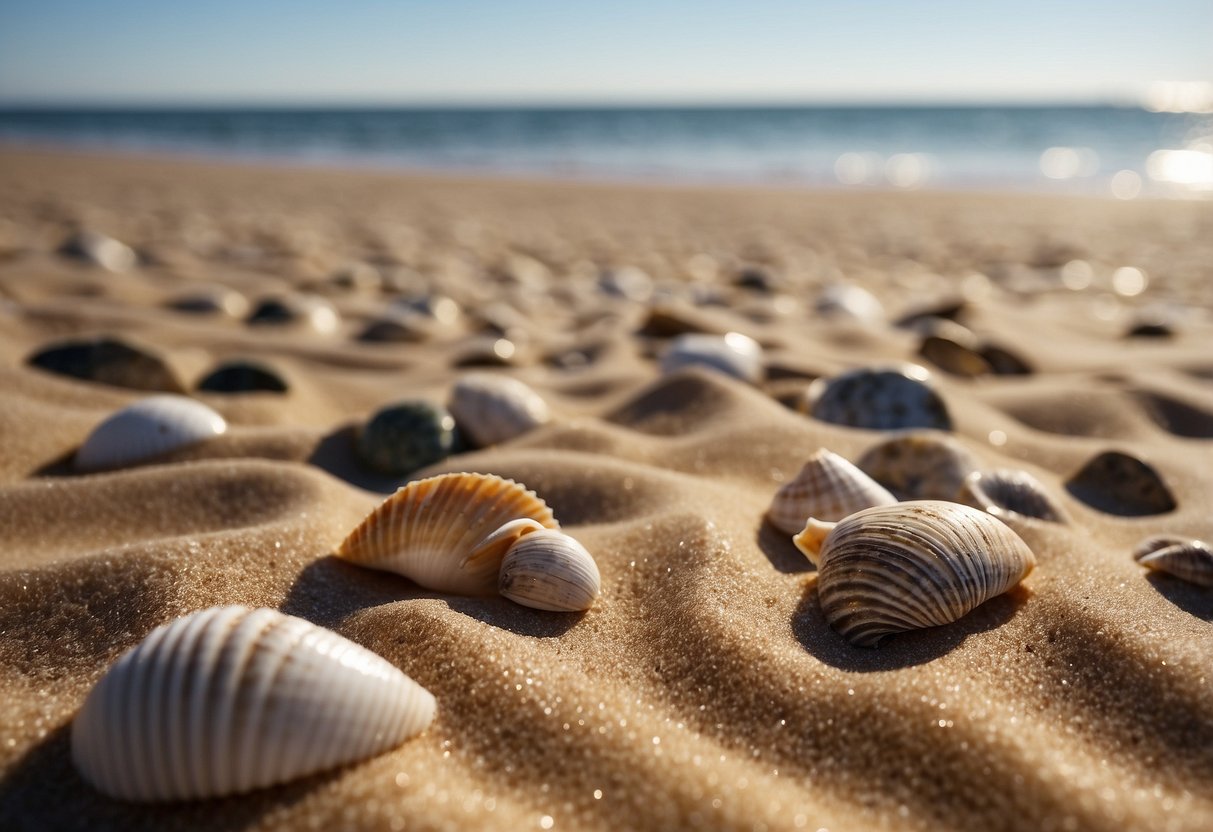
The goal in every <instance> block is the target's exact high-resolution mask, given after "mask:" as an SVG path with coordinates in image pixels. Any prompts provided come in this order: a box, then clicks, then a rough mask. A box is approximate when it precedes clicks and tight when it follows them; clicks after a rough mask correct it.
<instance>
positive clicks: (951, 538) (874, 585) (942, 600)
mask: <svg viewBox="0 0 1213 832" xmlns="http://www.w3.org/2000/svg"><path fill="white" fill-rule="evenodd" d="M828 526H829V524H821V523H818V524H816V526H815V525H814V521H810V522H809V527H808V528H806V530H805V532H803V533H802V534H801V535H798V536H797V538H796V539H795V540H796V545H797V546H800V547H802V549H803V550H805V552H806V554H809V555H810V558H811V559H813V560H814V561H815V562H816V563H817V573H818V577H817V590H818V596H819V598H820V600H821V609H822V612H823V613H824V614H825V618H826V621H827V622H829V624H830V626H831V627H833V628H834V629H835V630H836V631H838V633H839V634H841V635H842V637H843V638H845V639H846V640H847V641H849V642H850V643H852V644H855V645H858V646H860V647H875V646H877V645H878V644H879V643H880V642H881V640H883V639H884V638H885V637H886V636H888V635H891V634H893V633H899V632H903V631H905V630H914V629H919V628H923V627H935V626H938V625H941V624H948V623H950V622H952V621H956V620H957V619H959V618H960V617H961V616H963V615H965V614H966V613H968V612H969V611H970V610H972V609H973V608H974V607H976V606H977V605H978V604H981V603H982V602H984V601H987V600H989V599H990V598H993V597H994V596H996V595H1001V594H1002V593H1004V592H1006V591H1007V590H1008V589H1010V588H1011V587H1013V586H1015V585H1016V584H1018V583H1019V582H1020V581H1021V580H1023V578H1024V577H1025V576H1027V574H1028V573H1029V572H1031V571H1032V569H1033V567H1034V566H1035V565H1036V558H1035V557H1034V556H1033V554H1032V551H1031V550H1030V549H1029V548H1028V546H1027V544H1026V543H1024V542H1023V541H1022V540H1021V539H1020V538H1019V536H1018V535H1016V534H1015V532H1013V531H1011V529H1010V528H1008V527H1007V526H1006V525H1005V524H1004V523H1003V522H1002V521H1001V520H998V519H997V518H996V517H994V516H992V515H990V514H986V513H985V512H984V511H978V510H977V509H975V508H971V507H969V506H962V505H960V504H959V503H947V502H943V501H933V500H923V501H918V502H909V503H898V504H897V505H893V506H876V507H875V508H869V509H864V510H863V511H860V512H858V513H856V514H852V515H851V516H850V517H847V518H846V519H844V520H842V521H841V522H839V523H837V524H835V525H834V526H833V528H832V529H830V530H829V532H828V534H826V535H825V537H824V540H823V539H822V538H821V531H822V530H823V527H828ZM817 546H819V549H817V551H816V552H814V551H813V550H814V548H815V547H817Z"/></svg>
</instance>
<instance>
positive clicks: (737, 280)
mask: <svg viewBox="0 0 1213 832" xmlns="http://www.w3.org/2000/svg"><path fill="white" fill-rule="evenodd" d="M733 285H734V286H738V287H740V288H742V289H750V290H751V291H755V292H764V293H770V292H774V291H775V290H776V289H777V288H779V281H778V280H777V279H776V278H775V277H774V275H772V274H771V273H770V272H768V271H766V270H764V269H760V268H758V267H757V266H749V267H747V268H744V269H741V270H739V271H738V272H737V274H736V276H735V277H734V278H733Z"/></svg>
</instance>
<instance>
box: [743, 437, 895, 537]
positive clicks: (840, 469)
mask: <svg viewBox="0 0 1213 832" xmlns="http://www.w3.org/2000/svg"><path fill="white" fill-rule="evenodd" d="M895 502H897V498H896V497H894V496H893V495H892V494H890V493H889V492H888V490H887V489H886V488H885V487H884V486H882V485H881V484H880V483H878V482H876V481H875V480H873V479H872V478H871V477H869V476H868V475H867V474H865V473H864V472H863V471H860V470H859V469H858V468H856V467H855V466H854V465H852V464H851V463H850V462H848V461H847V460H845V459H843V458H842V457H841V456H839V455H838V454H836V453H834V452H833V451H829V450H826V449H825V448H822V449H821V450H819V451H817V453H815V454H813V455H812V456H811V457H809V461H808V462H806V463H805V464H804V467H803V468H801V469H800V473H799V474H797V475H796V478H795V479H793V480H792V481H791V482H788V483H785V484H784V485H783V487H782V488H780V489H779V490H778V491H777V492H775V498H774V499H773V500H771V507H770V508H769V509H767V518H768V519H769V520H770V521H771V525H773V526H774V527H775V528H777V529H779V530H780V531H782V532H786V533H788V534H796V533H797V532H799V531H800V530H801V529H802V528H804V524H805V522H806V521H807V520H808V519H809V518H810V517H816V518H818V519H819V520H841V519H842V518H844V517H846V516H847V515H848V514H854V513H855V512H857V511H859V510H860V509H865V508H871V507H872V506H887V505H892V504H893V503H895Z"/></svg>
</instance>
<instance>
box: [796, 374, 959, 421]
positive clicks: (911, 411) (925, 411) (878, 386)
mask: <svg viewBox="0 0 1213 832" xmlns="http://www.w3.org/2000/svg"><path fill="white" fill-rule="evenodd" d="M929 379H930V373H928V372H927V371H926V370H925V369H923V368H922V367H919V366H917V365H913V364H907V365H905V366H902V367H890V368H866V367H865V368H861V369H858V370H852V371H850V372H847V373H843V374H841V375H838V376H834V377H832V378H819V379H817V380H816V381H814V382H813V383H812V384H811V385H809V388H808V390H806V391H805V407H806V409H807V411H808V413H809V415H810V416H812V417H814V418H815V419H820V420H821V421H823V422H830V423H832V424H835V425H847V426H849V427H854V428H868V429H870V430H897V429H899V428H937V429H939V430H950V429H951V428H952V419H951V417H950V416H949V415H948V408H947V406H946V405H945V404H944V402H943V399H941V398H940V397H939V394H938V393H936V392H935V390H934V389H933V388H932V387H931V385H930V383H929Z"/></svg>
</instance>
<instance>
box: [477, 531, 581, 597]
mask: <svg viewBox="0 0 1213 832" xmlns="http://www.w3.org/2000/svg"><path fill="white" fill-rule="evenodd" d="M601 589H602V578H601V577H600V576H599V574H598V564H596V563H594V558H593V556H592V555H591V554H590V553H589V552H588V551H586V548H585V547H584V546H582V545H581V543H579V542H578V541H577V540H575V539H573V538H572V537H570V536H569V535H567V534H565V533H564V532H561V531H556V530H554V529H540V530H538V531H534V532H531V533H530V534H528V535H526V536H524V537H520V538H519V539H518V540H517V541H516V542H515V543H514V545H513V546H511V547H510V549H509V551H507V552H506V553H505V557H504V558H503V559H502V561H501V573H500V575H499V576H498V581H497V590H498V592H500V593H501V594H502V595H504V596H505V597H506V598H509V599H510V600H511V601H514V602H516V603H519V604H522V605H523V606H525V607H534V608H535V609H537V610H551V611H553V612H580V611H582V610H588V609H589V608H590V607H591V606H593V604H594V599H595V598H597V597H598V593H599V592H600V591H601Z"/></svg>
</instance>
